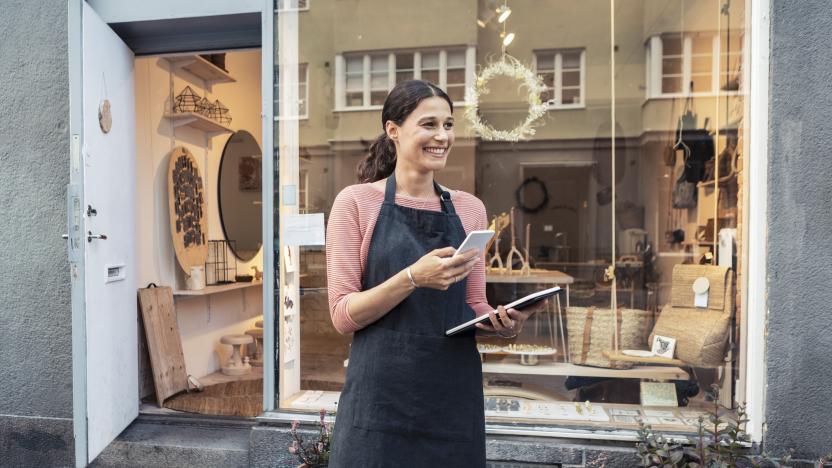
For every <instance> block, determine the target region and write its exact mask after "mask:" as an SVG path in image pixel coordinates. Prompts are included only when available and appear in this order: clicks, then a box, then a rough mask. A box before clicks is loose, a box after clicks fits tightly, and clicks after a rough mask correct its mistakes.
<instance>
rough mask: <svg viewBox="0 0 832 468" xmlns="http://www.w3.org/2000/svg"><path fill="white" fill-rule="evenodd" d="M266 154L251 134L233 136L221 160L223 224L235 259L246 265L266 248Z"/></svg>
mask: <svg viewBox="0 0 832 468" xmlns="http://www.w3.org/2000/svg"><path fill="white" fill-rule="evenodd" d="M262 159H263V152H262V151H260V145H258V144H257V141H256V140H255V139H254V137H253V136H252V135H251V133H249V132H247V131H245V130H240V131H238V132H236V133H234V134H232V135H231V137H230V138H229V139H228V142H226V143H225V148H224V149H223V150H222V159H221V160H220V175H219V181H218V183H217V186H218V187H219V188H218V194H217V197H218V198H219V207H220V222H221V223H222V230H223V232H224V233H225V238H226V239H227V240H229V241H233V242H231V249H232V250H233V251H234V255H236V256H237V258H239V259H240V260H242V261H244V262H247V261H249V260H251V259H252V258H254V256H255V255H257V252H259V251H260V247H261V246H262V245H263V237H262V227H263V221H262V199H261V197H260V194H261V179H262V177H261V173H260V164H261V162H262Z"/></svg>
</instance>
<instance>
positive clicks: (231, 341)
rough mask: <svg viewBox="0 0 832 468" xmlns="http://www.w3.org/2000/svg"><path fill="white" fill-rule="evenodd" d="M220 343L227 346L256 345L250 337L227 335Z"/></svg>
mask: <svg viewBox="0 0 832 468" xmlns="http://www.w3.org/2000/svg"><path fill="white" fill-rule="evenodd" d="M220 343H222V344H227V345H243V344H249V343H254V338H252V337H251V336H250V335H225V336H223V337H222V338H220Z"/></svg>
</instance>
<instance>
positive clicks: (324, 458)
mask: <svg viewBox="0 0 832 468" xmlns="http://www.w3.org/2000/svg"><path fill="white" fill-rule="evenodd" d="M320 414H321V419H320V420H319V421H318V437H317V440H314V441H311V442H310V445H308V446H307V445H306V443H305V442H304V440H303V438H302V437H301V435H300V434H299V433H298V426H299V425H300V423H299V422H298V421H292V429H291V430H290V431H289V433H290V434H291V435H292V439H293V440H292V445H291V446H289V453H291V454H293V455H296V456H297V457H298V459H299V460H300V461H301V462H302V463H304V464H305V465H306V466H307V467H309V468H314V467H324V466H327V465H329V451H330V444H331V442H332V427H331V424H327V423H326V422H325V421H324V418H325V417H326V410H323V409H322V410H321V411H320Z"/></svg>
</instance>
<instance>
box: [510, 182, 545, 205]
mask: <svg viewBox="0 0 832 468" xmlns="http://www.w3.org/2000/svg"><path fill="white" fill-rule="evenodd" d="M531 185H536V186H538V187H540V192H541V194H542V195H543V196H542V197H541V200H540V203H538V204H537V205H534V206H526V205H524V204H523V190H524V189H525V188H526V187H528V186H531ZM514 198H515V199H516V200H517V207H518V208H520V210H521V211H523V213H537V212H538V211H540V210H542V209H543V208H546V205H548V204H549V191H548V190H547V189H546V184H544V183H543V181H542V180H540V179H538V178H537V177H529V178H528V179H526V180H524V181H523V183H522V184H520V186H519V187H517V190H515V192H514Z"/></svg>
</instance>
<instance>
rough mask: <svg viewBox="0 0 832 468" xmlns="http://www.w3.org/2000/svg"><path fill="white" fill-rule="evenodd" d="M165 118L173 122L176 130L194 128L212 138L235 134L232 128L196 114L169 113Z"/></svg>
mask: <svg viewBox="0 0 832 468" xmlns="http://www.w3.org/2000/svg"><path fill="white" fill-rule="evenodd" d="M165 117H167V118H168V119H170V120H172V121H173V127H174V128H176V127H182V126H188V127H193V128H196V129H198V130H202V131H203V132H206V133H207V134H209V135H211V136H214V135H221V134H223V133H234V130H232V129H231V128H230V127H226V126H225V125H223V124H221V123H219V122H217V121H216V120H212V119H209V118H208V117H205V116H204V115H202V114H197V113H196V112H169V113H167V114H165Z"/></svg>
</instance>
